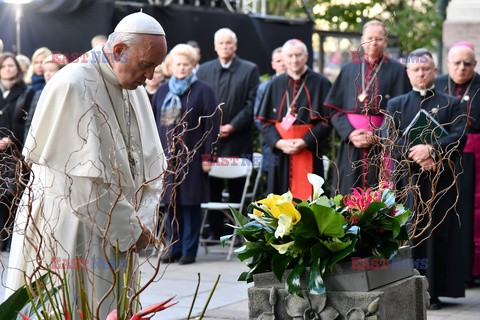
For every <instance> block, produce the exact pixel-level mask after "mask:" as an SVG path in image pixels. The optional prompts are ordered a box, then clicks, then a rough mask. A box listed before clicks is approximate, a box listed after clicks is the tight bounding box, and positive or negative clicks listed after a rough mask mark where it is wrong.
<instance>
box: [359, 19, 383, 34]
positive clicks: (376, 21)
mask: <svg viewBox="0 0 480 320" xmlns="http://www.w3.org/2000/svg"><path fill="white" fill-rule="evenodd" d="M370 26H380V27H382V29H383V35H385V36H386V35H387V29H386V28H385V24H384V23H383V22H382V21H379V20H370V21H368V22H367V23H365V24H364V25H363V29H362V33H365V30H366V29H367V28H368V27H370Z"/></svg>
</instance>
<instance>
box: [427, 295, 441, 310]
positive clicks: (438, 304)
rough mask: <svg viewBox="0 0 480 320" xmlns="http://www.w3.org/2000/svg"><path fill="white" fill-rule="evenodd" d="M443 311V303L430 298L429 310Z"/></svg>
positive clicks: (436, 298) (435, 298)
mask: <svg viewBox="0 0 480 320" xmlns="http://www.w3.org/2000/svg"><path fill="white" fill-rule="evenodd" d="M439 309H442V302H441V301H440V299H438V297H433V298H430V307H428V310H439Z"/></svg>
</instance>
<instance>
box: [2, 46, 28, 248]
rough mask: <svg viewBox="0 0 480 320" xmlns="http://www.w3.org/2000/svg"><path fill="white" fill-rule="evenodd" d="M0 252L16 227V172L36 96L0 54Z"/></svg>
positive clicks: (12, 61) (18, 189)
mask: <svg viewBox="0 0 480 320" xmlns="http://www.w3.org/2000/svg"><path fill="white" fill-rule="evenodd" d="M0 68H1V69H0V89H1V93H2V94H1V96H0V174H1V183H0V189H1V190H0V229H1V239H0V251H4V250H6V249H8V242H9V233H10V232H9V231H10V230H11V227H12V224H13V214H14V213H15V210H16V206H15V201H14V200H15V199H16V198H17V197H19V196H20V195H21V192H22V190H23V189H22V186H21V184H19V183H18V181H19V178H20V176H19V173H20V172H21V171H19V170H17V168H19V166H18V165H19V164H20V163H21V161H20V159H21V151H22V146H23V141H24V128H25V119H26V115H27V114H28V109H29V106H30V103H31V100H32V98H33V95H34V91H33V90H32V89H29V88H27V86H26V85H25V83H24V82H23V74H22V70H21V68H20V65H19V64H18V62H17V60H16V59H15V56H14V55H13V54H11V53H4V54H2V55H0Z"/></svg>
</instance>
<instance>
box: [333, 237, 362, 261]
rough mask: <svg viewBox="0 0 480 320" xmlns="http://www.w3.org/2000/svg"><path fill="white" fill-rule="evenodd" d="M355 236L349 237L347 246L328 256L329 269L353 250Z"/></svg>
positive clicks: (355, 241)
mask: <svg viewBox="0 0 480 320" xmlns="http://www.w3.org/2000/svg"><path fill="white" fill-rule="evenodd" d="M357 239H358V238H357V237H356V236H355V237H351V243H350V245H349V246H348V247H346V248H345V249H343V250H341V251H339V252H337V253H336V254H334V255H333V256H332V257H331V258H330V261H329V266H330V269H333V266H334V265H335V264H336V263H338V262H340V261H342V260H343V259H345V258H346V257H348V256H349V255H350V254H352V252H353V251H355V245H356V244H357Z"/></svg>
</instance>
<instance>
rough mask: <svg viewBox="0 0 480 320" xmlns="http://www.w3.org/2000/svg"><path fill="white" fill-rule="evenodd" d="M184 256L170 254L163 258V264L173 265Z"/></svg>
mask: <svg viewBox="0 0 480 320" xmlns="http://www.w3.org/2000/svg"><path fill="white" fill-rule="evenodd" d="M181 256H182V254H181V253H168V254H167V255H166V256H165V257H163V259H162V262H163V263H173V262H176V261H178V260H180V257H181Z"/></svg>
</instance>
